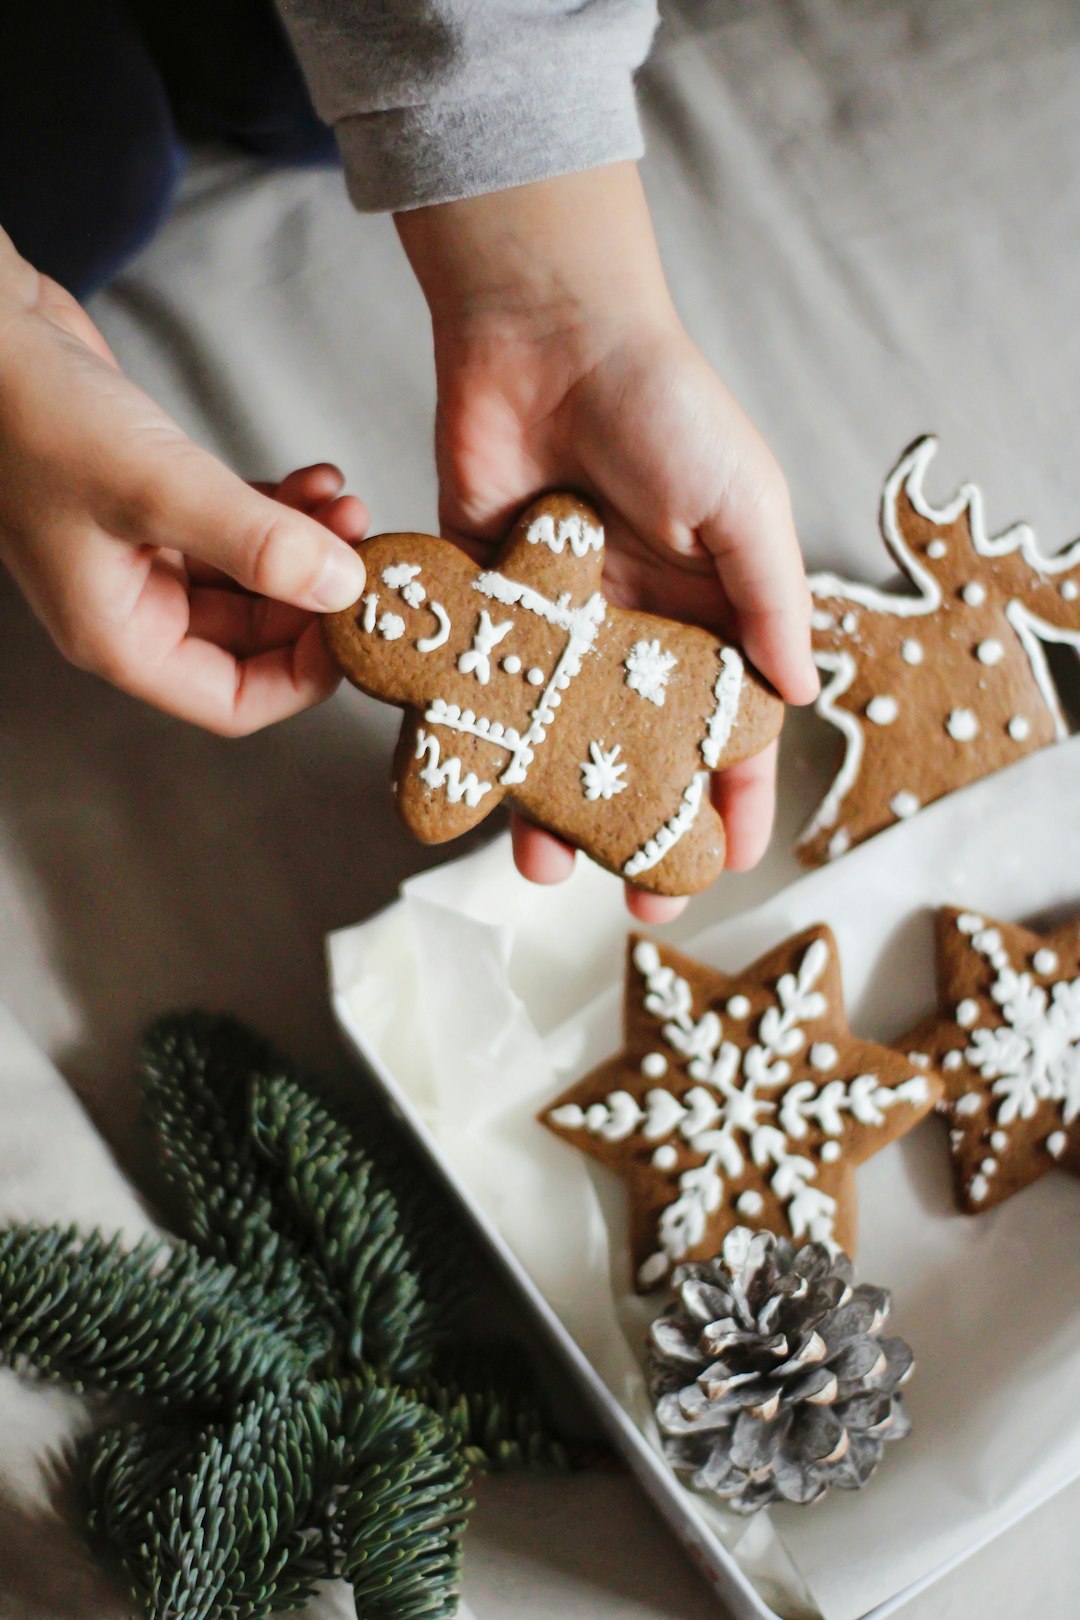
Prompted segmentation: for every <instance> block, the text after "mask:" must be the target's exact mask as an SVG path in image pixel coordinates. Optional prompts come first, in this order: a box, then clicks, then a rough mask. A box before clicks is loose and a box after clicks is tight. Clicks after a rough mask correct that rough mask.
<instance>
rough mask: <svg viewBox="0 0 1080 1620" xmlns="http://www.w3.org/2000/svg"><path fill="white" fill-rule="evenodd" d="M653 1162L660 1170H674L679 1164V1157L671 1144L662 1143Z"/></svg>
mask: <svg viewBox="0 0 1080 1620" xmlns="http://www.w3.org/2000/svg"><path fill="white" fill-rule="evenodd" d="M652 1162H653V1164H654V1165H655V1166H656V1168H657V1169H658V1170H674V1168H675V1166H676V1165H677V1164H678V1162H679V1155H678V1153H676V1151H675V1149H674V1148H673V1147H672V1145H671V1143H670V1142H662V1143H661V1144H660V1146H659V1147H658V1148H657V1150H656V1152H655V1153H654V1154H653V1156H652Z"/></svg>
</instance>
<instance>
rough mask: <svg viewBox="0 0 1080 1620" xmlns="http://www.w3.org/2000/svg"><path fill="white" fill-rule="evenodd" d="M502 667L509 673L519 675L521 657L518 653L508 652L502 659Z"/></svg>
mask: <svg viewBox="0 0 1080 1620" xmlns="http://www.w3.org/2000/svg"><path fill="white" fill-rule="evenodd" d="M502 667H503V669H505V671H506V673H507V674H508V675H518V674H520V673H521V659H520V658H519V657H518V655H517V653H508V654H507V655H506V657H505V658H504V659H503V661H502Z"/></svg>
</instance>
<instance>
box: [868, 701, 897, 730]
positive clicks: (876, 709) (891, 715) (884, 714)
mask: <svg viewBox="0 0 1080 1620" xmlns="http://www.w3.org/2000/svg"><path fill="white" fill-rule="evenodd" d="M899 713H900V705H899V703H897V701H896V699H895V698H894V697H888V696H886V695H885V694H882V696H880V697H875V698H871V699H870V702H869V703H868V704H867V705H866V718H867V719H868V720H872V721H873V723H874V725H875V726H891V725H892V723H893V721H894V720H895V719H896V717H897V715H898V714H899Z"/></svg>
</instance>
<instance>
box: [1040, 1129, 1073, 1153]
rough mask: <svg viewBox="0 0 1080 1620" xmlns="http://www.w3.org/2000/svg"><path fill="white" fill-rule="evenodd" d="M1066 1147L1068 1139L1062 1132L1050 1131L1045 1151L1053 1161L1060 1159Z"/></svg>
mask: <svg viewBox="0 0 1080 1620" xmlns="http://www.w3.org/2000/svg"><path fill="white" fill-rule="evenodd" d="M1068 1145H1069V1138H1068V1137H1067V1136H1066V1135H1065V1132H1064V1131H1051V1133H1050V1135H1049V1136H1048V1137H1047V1138H1046V1151H1047V1153H1049V1154H1050V1156H1051V1158H1054V1159H1060V1158H1061V1155H1062V1154H1063V1153H1064V1151H1065V1149H1066V1148H1067V1147H1068Z"/></svg>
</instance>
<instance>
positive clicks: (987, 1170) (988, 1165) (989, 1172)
mask: <svg viewBox="0 0 1080 1620" xmlns="http://www.w3.org/2000/svg"><path fill="white" fill-rule="evenodd" d="M997 1167H998V1165H997V1160H996V1159H984V1160H983V1161H982V1163H981V1164H980V1166H979V1169H980V1170H981V1171H982V1173H983V1175H984V1176H996V1175H997Z"/></svg>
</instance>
